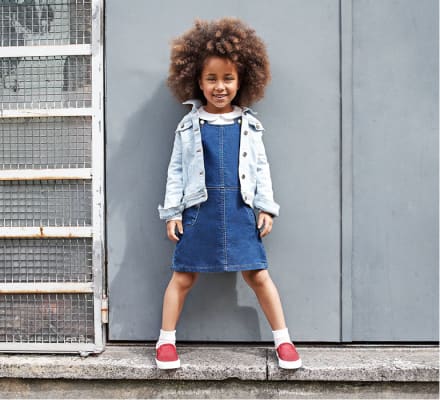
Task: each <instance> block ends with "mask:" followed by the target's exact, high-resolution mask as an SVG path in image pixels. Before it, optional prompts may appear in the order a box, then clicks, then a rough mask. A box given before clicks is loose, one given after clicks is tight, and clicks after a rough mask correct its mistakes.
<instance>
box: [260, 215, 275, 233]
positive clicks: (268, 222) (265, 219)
mask: <svg viewBox="0 0 440 400" xmlns="http://www.w3.org/2000/svg"><path fill="white" fill-rule="evenodd" d="M272 225H273V218H272V216H271V215H270V214H268V213H267V212H264V211H260V213H259V214H258V229H261V227H262V226H264V228H263V230H262V231H260V236H261V237H262V238H263V237H265V236H266V235H268V234H269V233H270V231H271V230H272Z"/></svg>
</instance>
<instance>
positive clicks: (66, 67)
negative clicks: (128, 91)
mask: <svg viewBox="0 0 440 400" xmlns="http://www.w3.org/2000/svg"><path fill="white" fill-rule="evenodd" d="M102 7H103V0H3V1H2V0H0V80H1V82H0V351H14V352H15V351H18V352H27V351H38V352H55V351H61V352H79V353H81V354H88V353H91V352H100V351H102V350H103V349H104V341H105V340H104V337H105V332H104V331H103V329H102V321H104V322H105V318H104V320H102V318H101V304H102V305H103V307H104V306H105V304H106V303H105V298H106V296H105V295H104V294H103V283H104V282H103V276H104V274H103V267H104V265H103V264H104V263H103V252H104V245H103V236H104V235H103V233H104V224H103V218H102V216H103V206H104V198H103V193H104V190H103V164H104V163H103V151H104V137H103V119H102V117H103V57H102V38H101V34H102V32H103V30H102V29H101V19H102ZM92 159H93V163H92ZM104 308H105V307H104ZM103 315H104V314H103Z"/></svg>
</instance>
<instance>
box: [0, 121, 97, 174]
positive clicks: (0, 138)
mask: <svg viewBox="0 0 440 400" xmlns="http://www.w3.org/2000/svg"><path fill="white" fill-rule="evenodd" d="M91 147H92V118H91V117H81V116H80V117H50V118H20V119H4V120H0V169H15V168H34V169H35V168H90V167H91V165H92V164H91V156H92V149H91Z"/></svg>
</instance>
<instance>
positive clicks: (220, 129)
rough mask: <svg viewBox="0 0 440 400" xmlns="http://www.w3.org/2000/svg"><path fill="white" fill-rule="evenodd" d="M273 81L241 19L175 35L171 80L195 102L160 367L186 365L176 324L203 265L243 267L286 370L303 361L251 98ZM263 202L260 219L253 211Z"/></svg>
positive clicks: (178, 165)
mask: <svg viewBox="0 0 440 400" xmlns="http://www.w3.org/2000/svg"><path fill="white" fill-rule="evenodd" d="M269 79H270V71H269V60H268V57H267V54H266V48H265V45H264V43H263V42H262V40H261V39H260V38H259V37H258V36H257V35H256V34H255V31H254V30H253V29H251V28H249V27H248V26H246V25H245V24H244V23H243V22H242V21H241V20H239V19H235V18H223V19H220V20H218V21H210V22H208V21H200V20H197V21H196V22H195V25H194V26H193V27H192V28H191V29H190V30H189V31H188V32H186V33H184V34H183V35H182V36H181V37H178V38H176V39H175V40H174V41H173V47H172V52H171V65H170V71H169V77H168V84H169V86H170V88H171V90H172V91H173V93H174V94H175V96H176V97H177V98H178V99H179V100H180V101H185V102H184V104H191V105H192V110H191V111H190V112H189V113H188V114H186V115H185V116H184V118H183V119H182V120H181V121H180V123H179V124H178V126H177V130H176V134H175V139H174V146H173V151H172V155H171V161H170V163H169V167H168V178H167V184H166V194H165V202H164V206H159V214H160V218H161V219H165V220H166V221H167V234H168V238H169V239H170V240H172V241H174V242H176V247H175V250H174V256H173V263H172V266H171V269H172V270H173V275H172V277H171V280H170V282H169V284H168V287H167V289H166V291H165V295H164V301H163V316H162V329H161V330H160V336H159V339H158V341H157V343H156V364H157V367H158V368H161V369H170V368H179V367H180V359H179V357H178V355H177V351H176V346H175V342H176V329H175V328H176V324H177V321H178V319H179V315H180V313H181V310H182V308H183V303H184V300H185V297H186V295H187V294H188V292H189V290H190V289H191V287H192V286H193V285H194V283H195V281H196V280H197V277H198V275H199V273H200V272H228V271H241V273H242V275H243V278H244V279H245V281H246V282H247V283H248V284H249V286H250V287H251V288H252V289H253V290H254V291H255V294H256V296H257V298H258V301H259V303H260V305H261V307H262V309H263V312H264V314H265V316H266V318H267V319H268V322H269V324H270V326H271V328H272V332H273V336H274V341H275V350H276V355H277V357H278V361H279V366H280V367H281V368H287V369H295V368H299V367H300V366H301V359H300V357H299V355H298V353H297V351H296V349H295V346H294V345H293V343H292V342H291V340H290V336H289V332H288V328H287V327H286V323H285V319H284V314H283V309H282V306H281V301H280V298H279V295H278V291H277V289H276V287H275V285H274V283H273V281H272V280H271V278H270V276H269V273H268V271H267V268H268V264H267V259H266V253H265V250H264V247H263V243H262V241H261V238H263V237H265V236H266V235H267V234H269V233H270V231H271V230H272V223H273V218H274V217H276V216H278V214H279V205H278V204H277V203H276V202H275V201H274V200H273V192H272V182H271V177H270V169H269V164H268V161H267V158H266V152H265V149H264V145H263V141H262V133H263V126H262V125H261V123H260V122H259V121H258V120H257V118H256V117H255V115H254V114H255V113H254V112H253V111H252V110H251V109H250V108H248V106H249V105H250V104H251V103H253V102H255V101H257V100H259V99H261V98H262V97H263V94H264V89H265V87H266V84H267V83H268V81H269ZM255 209H256V210H258V218H256V217H255V214H254V211H253V210H255Z"/></svg>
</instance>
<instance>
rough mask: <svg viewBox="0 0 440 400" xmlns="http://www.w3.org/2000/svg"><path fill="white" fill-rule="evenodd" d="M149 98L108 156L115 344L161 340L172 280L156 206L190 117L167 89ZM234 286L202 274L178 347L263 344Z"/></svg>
mask: <svg viewBox="0 0 440 400" xmlns="http://www.w3.org/2000/svg"><path fill="white" fill-rule="evenodd" d="M149 98H150V99H153V100H150V101H148V102H146V103H145V104H144V105H143V106H142V107H141V108H140V110H139V111H137V112H135V113H134V114H133V115H132V116H131V117H130V118H129V119H128V124H127V125H126V127H125V130H124V131H123V132H120V136H118V137H117V138H116V139H117V140H109V141H108V143H107V148H106V154H107V160H106V192H107V248H108V263H109V268H108V269H109V271H110V273H109V277H108V278H109V282H108V287H109V301H110V304H109V310H110V315H109V318H110V329H109V331H110V332H109V339H110V340H155V339H156V338H157V335H158V333H159V329H160V327H161V316H162V301H163V294H164V291H165V289H166V286H167V284H168V281H169V278H170V277H171V274H172V271H171V269H170V268H169V266H170V264H171V260H172V253H173V248H174V244H173V243H172V242H171V241H169V240H168V238H167V236H166V229H165V222H164V221H163V220H160V219H159V214H158V211H157V206H158V204H159V203H160V204H163V199H164V194H165V184H166V175H167V167H168V162H169V159H170V155H171V150H172V145H173V141H174V131H175V128H176V126H177V123H178V122H179V119H180V116H183V115H184V114H185V113H186V112H187V111H188V110H187V108H184V106H182V105H179V104H178V103H177V102H176V101H175V100H174V98H172V97H171V94H170V92H169V89H168V88H167V86H166V84H165V82H162V83H161V84H160V85H159V86H158V88H157V90H156V92H155V93H153V94H152V95H151V96H149ZM112 135H113V136H116V135H117V133H113V132H112ZM111 139H114V138H113V137H112V138H111ZM236 286H237V273H234V272H233V273H223V274H218V273H215V274H214V273H210V274H201V276H200V277H199V280H198V281H197V283H196V285H195V287H194V288H193V289H192V291H191V292H190V293H189V294H188V297H187V300H186V302H185V307H184V309H183V312H182V315H181V318H180V321H179V324H178V326H177V339H178V340H194V341H199V340H200V341H203V340H219V339H222V340H223V341H224V340H232V341H234V340H237V341H238V340H246V339H247V340H249V338H253V339H254V340H260V339H261V332H260V324H259V319H258V314H257V311H256V310H255V309H254V308H253V307H246V306H244V307H240V306H239V305H238V297H237V291H236ZM248 289H249V288H248ZM249 290H251V289H249ZM231 316H233V319H231ZM208 324H209V329H207V326H208ZM234 326H237V327H239V328H240V329H234ZM243 327H244V329H243ZM236 331H237V332H238V331H240V332H242V334H245V335H246V337H237V336H236V335H234V334H235V333H236ZM215 332H219V336H218V337H216V336H215ZM229 335H230V337H229Z"/></svg>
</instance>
